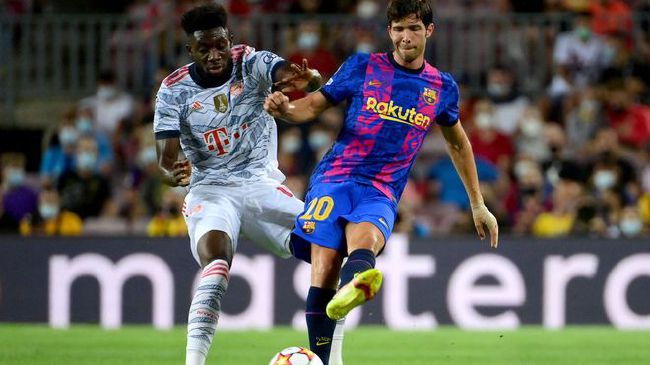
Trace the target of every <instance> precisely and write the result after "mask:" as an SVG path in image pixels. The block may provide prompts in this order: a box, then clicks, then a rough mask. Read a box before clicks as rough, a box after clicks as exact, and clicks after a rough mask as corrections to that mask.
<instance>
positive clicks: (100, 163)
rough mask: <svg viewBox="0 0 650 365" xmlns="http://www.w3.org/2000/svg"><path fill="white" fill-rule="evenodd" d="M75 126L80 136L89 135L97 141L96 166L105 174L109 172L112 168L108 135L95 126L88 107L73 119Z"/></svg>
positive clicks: (111, 148) (111, 152)
mask: <svg viewBox="0 0 650 365" xmlns="http://www.w3.org/2000/svg"><path fill="white" fill-rule="evenodd" d="M75 128H76V129H77V132H78V133H79V135H80V137H89V138H93V139H94V140H95V143H97V168H98V171H99V172H101V173H102V174H103V175H105V176H109V175H110V174H111V171H112V168H113V146H112V145H111V140H110V136H109V135H107V134H106V133H105V132H102V131H98V130H97V128H95V121H94V120H93V115H92V113H91V112H90V110H88V109H84V110H80V111H79V112H78V113H77V118H76V120H75Z"/></svg>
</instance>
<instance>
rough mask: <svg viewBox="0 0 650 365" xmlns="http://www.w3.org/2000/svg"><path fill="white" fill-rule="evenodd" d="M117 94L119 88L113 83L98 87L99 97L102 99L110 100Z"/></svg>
mask: <svg viewBox="0 0 650 365" xmlns="http://www.w3.org/2000/svg"><path fill="white" fill-rule="evenodd" d="M116 95H117V89H116V88H115V86H112V85H101V86H99V87H97V98H98V99H100V100H110V99H113V98H114V97H115V96H116Z"/></svg>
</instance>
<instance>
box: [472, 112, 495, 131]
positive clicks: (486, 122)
mask: <svg viewBox="0 0 650 365" xmlns="http://www.w3.org/2000/svg"><path fill="white" fill-rule="evenodd" d="M474 121H475V122H476V127H477V128H478V129H480V130H482V131H484V130H486V129H490V128H492V124H493V123H492V114H490V113H485V112H482V113H479V114H477V115H476V119H474Z"/></svg>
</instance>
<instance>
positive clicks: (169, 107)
mask: <svg viewBox="0 0 650 365" xmlns="http://www.w3.org/2000/svg"><path fill="white" fill-rule="evenodd" d="M180 120H181V113H180V107H179V105H178V102H177V101H176V98H175V97H174V94H173V93H172V91H171V90H170V89H169V88H168V87H167V86H165V85H164V84H163V85H162V86H161V87H160V89H159V90H158V94H156V110H155V112H154V118H153V131H154V134H155V135H156V139H164V138H169V137H175V136H178V135H180V130H181V129H180Z"/></svg>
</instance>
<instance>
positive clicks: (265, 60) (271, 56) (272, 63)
mask: <svg viewBox="0 0 650 365" xmlns="http://www.w3.org/2000/svg"><path fill="white" fill-rule="evenodd" d="M285 62H286V61H285V60H284V59H283V58H282V57H280V56H278V55H276V54H275V53H272V52H269V51H253V52H250V53H248V54H246V55H244V68H245V69H246V70H247V71H248V72H249V73H250V75H251V76H252V77H253V78H254V79H255V80H257V82H258V83H259V85H260V88H261V89H267V88H271V86H273V81H274V80H273V74H274V73H275V71H276V69H277V68H278V67H280V66H282V64H284V63H285Z"/></svg>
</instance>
